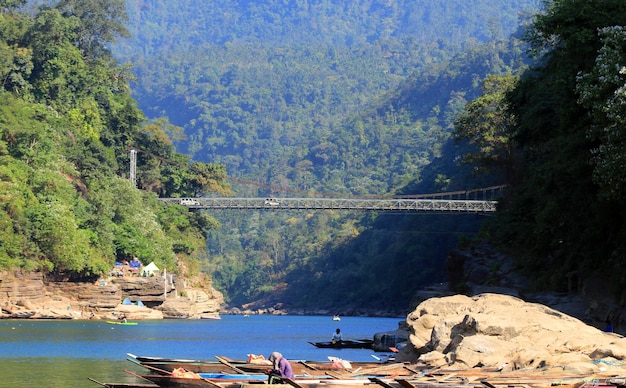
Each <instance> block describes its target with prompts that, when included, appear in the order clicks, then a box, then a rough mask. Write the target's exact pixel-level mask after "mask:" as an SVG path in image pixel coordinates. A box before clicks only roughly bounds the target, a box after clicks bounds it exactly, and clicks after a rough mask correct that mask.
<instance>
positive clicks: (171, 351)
mask: <svg viewBox="0 0 626 388" xmlns="http://www.w3.org/2000/svg"><path fill="white" fill-rule="evenodd" d="M403 320H404V317H398V318H362V317H341V321H339V322H336V321H333V320H332V319H331V317H327V316H269V315H251V316H249V317H244V316H241V315H226V316H223V317H222V319H218V320H212V319H201V320H158V321H139V324H138V325H137V326H122V325H109V324H107V323H106V322H103V321H88V320H71V321H65V320H58V321H57V320H52V321H36V320H4V321H0V387H14V388H22V387H24V388H27V387H28V388H30V387H53V388H57V387H59V388H60V387H63V388H66V387H92V388H97V387H98V386H99V385H98V384H96V383H94V382H92V381H89V380H88V378H89V377H91V378H93V379H95V380H98V381H101V382H137V380H136V378H135V377H133V376H131V375H130V374H128V373H125V372H124V370H129V371H132V372H135V373H140V374H141V373H145V372H146V371H145V370H144V369H142V368H141V367H138V366H136V365H134V364H132V363H130V362H128V361H126V354H127V353H133V354H136V355H141V356H158V357H171V358H191V359H203V360H215V358H214V356H227V357H230V358H232V359H239V360H241V359H246V358H247V355H248V354H250V353H252V354H262V355H264V356H265V357H267V356H269V354H270V353H271V352H273V351H279V352H281V353H282V354H283V355H284V356H285V357H286V358H288V359H291V360H316V361H318V360H319V361H326V360H328V356H334V357H340V358H343V359H345V360H349V361H374V357H373V356H376V357H381V356H384V355H385V354H380V353H374V352H373V351H372V350H367V349H318V348H316V347H314V346H313V345H311V344H309V343H308V341H329V340H330V338H331V336H332V334H333V332H334V331H335V329H336V328H337V327H339V328H341V332H342V334H343V338H344V339H362V338H369V339H372V338H373V336H374V334H375V333H378V332H385V331H392V330H396V329H397V328H398V323H399V322H400V321H403Z"/></svg>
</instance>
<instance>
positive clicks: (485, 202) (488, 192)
mask: <svg viewBox="0 0 626 388" xmlns="http://www.w3.org/2000/svg"><path fill="white" fill-rule="evenodd" d="M503 189H504V186H492V187H487V188H483V189H475V190H470V191H456V192H448V193H437V194H421V195H417V196H413V197H412V198H405V197H400V198H396V197H390V198H370V197H367V198H283V197H271V198H231V197H226V198H214V197H197V198H159V201H162V202H164V203H166V204H170V205H182V206H186V207H188V208H189V209H214V210H215V209H253V210H263V209H267V210H374V211H393V212H396V211H402V212H404V211H412V212H439V213H441V212H444V213H446V212H447V213H459V212H463V213H491V212H495V211H496V207H497V203H498V201H497V200H496V199H497V197H498V195H499V193H500V192H501V191H502V190H503Z"/></svg>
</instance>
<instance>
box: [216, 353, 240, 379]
mask: <svg viewBox="0 0 626 388" xmlns="http://www.w3.org/2000/svg"><path fill="white" fill-rule="evenodd" d="M215 358H217V361H219V362H221V363H222V364H224V365H226V366H227V367H229V368H231V369H232V370H234V371H235V372H237V373H240V374H242V375H243V374H245V373H246V372H244V371H242V370H241V369H239V368H237V367H236V366H234V365H233V364H231V363H230V362H228V361H226V359H224V358H223V357H220V356H215Z"/></svg>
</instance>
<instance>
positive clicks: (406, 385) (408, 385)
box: [396, 379, 415, 388]
mask: <svg viewBox="0 0 626 388" xmlns="http://www.w3.org/2000/svg"><path fill="white" fill-rule="evenodd" d="M396 381H397V382H398V384H400V385H402V387H404V388H415V385H413V384H411V383H410V382H408V381H407V380H406V379H396Z"/></svg>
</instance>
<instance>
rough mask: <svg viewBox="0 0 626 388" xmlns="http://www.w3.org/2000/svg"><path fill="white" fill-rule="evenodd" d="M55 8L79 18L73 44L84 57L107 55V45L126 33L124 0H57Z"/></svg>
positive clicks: (92, 57) (108, 54) (66, 14)
mask: <svg viewBox="0 0 626 388" xmlns="http://www.w3.org/2000/svg"><path fill="white" fill-rule="evenodd" d="M56 8H57V9H58V10H59V11H61V13H62V14H63V16H65V17H76V18H77V19H78V20H79V25H78V28H77V29H76V36H75V44H76V47H78V48H79V49H80V50H81V51H82V52H83V54H84V55H85V56H86V57H87V58H90V59H97V58H103V57H106V58H109V57H110V55H111V53H110V50H109V49H108V48H107V45H108V44H109V43H112V42H114V41H115V40H116V39H117V38H119V37H129V36H130V34H129V32H128V30H127V29H126V25H125V24H126V22H127V21H128V16H127V14H126V2H125V1H124V0H61V1H59V3H58V4H57V6H56Z"/></svg>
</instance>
